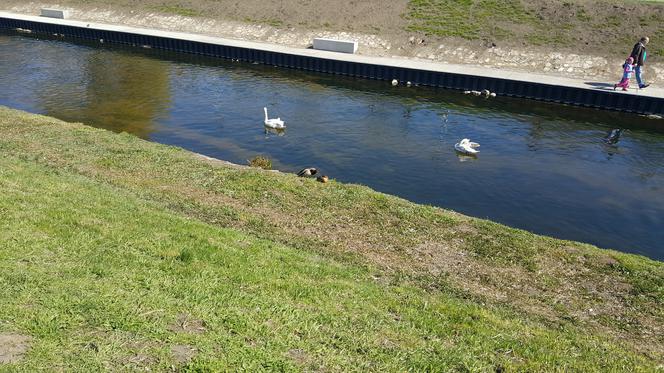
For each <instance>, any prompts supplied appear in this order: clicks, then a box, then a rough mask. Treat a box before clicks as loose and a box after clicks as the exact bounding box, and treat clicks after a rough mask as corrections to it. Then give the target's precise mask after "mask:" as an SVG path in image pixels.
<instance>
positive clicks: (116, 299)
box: [0, 108, 664, 371]
mask: <svg viewBox="0 0 664 373" xmlns="http://www.w3.org/2000/svg"><path fill="white" fill-rule="evenodd" d="M0 131H1V132H2V133H3V136H2V137H1V138H0V153H1V154H2V157H0V211H1V212H2V219H0V224H2V229H0V285H1V286H0V356H3V357H4V356H9V358H6V360H13V361H14V362H13V363H10V364H13V365H9V367H11V368H10V369H12V368H16V369H18V370H24V371H34V370H36V369H37V368H43V367H45V366H49V367H53V368H54V369H64V370H88V371H89V370H94V369H110V368H118V367H124V368H127V369H132V368H143V367H149V368H152V369H158V370H165V369H168V368H169V367H171V366H173V367H174V368H178V367H180V368H181V367H184V366H187V367H189V368H193V369H197V368H198V369H203V370H205V368H207V369H211V370H223V369H237V368H240V367H244V368H246V369H250V370H252V369H253V370H255V369H260V368H261V367H262V368H264V369H296V370H298V369H299V370H313V369H325V370H376V371H386V370H391V371H395V370H399V371H402V370H406V369H407V368H411V369H415V370H446V369H470V370H494V369H499V368H507V369H514V368H522V369H526V370H531V371H533V370H543V369H546V370H554V369H565V370H573V369H576V370H584V371H588V370H598V371H599V370H602V371H606V370H623V369H627V368H632V369H636V370H638V369H639V368H643V369H644V370H647V369H654V368H655V367H656V366H657V365H658V364H662V363H664V361H662V356H663V354H662V352H663V351H664V339H663V337H662V336H663V335H664V328H663V326H664V304H663V303H664V264H662V263H661V262H656V261H652V260H648V259H646V258H643V257H639V256H634V255H628V254H621V253H617V252H613V251H607V250H600V249H597V248H595V247H592V246H590V245H584V244H580V243H575V242H570V241H561V240H555V239H550V238H546V237H541V236H537V235H533V234H530V233H527V232H524V231H520V230H515V229H510V228H507V227H505V226H502V225H498V224H494V223H491V222H488V221H485V220H480V219H473V218H469V217H466V216H462V215H459V214H456V213H454V212H451V211H446V210H442V209H438V208H433V207H428V206H421V205H416V204H413V203H410V202H407V201H405V200H402V199H399V198H396V197H392V196H388V195H384V194H381V193H377V192H374V191H372V190H370V189H368V188H366V187H362V186H357V185H344V184H340V183H336V182H331V183H328V184H320V183H316V182H315V181H313V180H306V179H301V178H297V177H295V176H294V175H289V174H282V173H273V172H264V171H260V170H255V169H249V168H246V167H239V166H232V165H228V164H226V163H223V162H217V161H214V160H209V159H205V158H203V157H200V156H197V155H195V154H193V153H190V152H188V151H185V150H182V149H180V148H176V147H169V146H164V145H160V144H156V143H151V142H147V141H143V140H140V139H138V138H136V137H134V136H130V135H125V134H119V135H118V134H113V133H111V132H107V131H104V130H99V129H94V128H90V127H86V126H84V125H80V124H70V123H65V122H62V121H59V120H55V119H52V118H48V117H43V116H38V115H32V114H27V113H24V112H19V111H15V110H10V109H6V108H0ZM25 351H27V353H26V354H24V355H23V352H25ZM0 364H2V362H1V361H0ZM2 368H4V367H3V366H2V365H0V369H2Z"/></svg>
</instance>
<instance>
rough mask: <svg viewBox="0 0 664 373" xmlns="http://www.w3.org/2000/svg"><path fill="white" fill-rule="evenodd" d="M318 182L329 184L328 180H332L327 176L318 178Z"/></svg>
mask: <svg viewBox="0 0 664 373" xmlns="http://www.w3.org/2000/svg"><path fill="white" fill-rule="evenodd" d="M316 180H317V181H319V182H321V183H327V182H328V180H330V178H329V177H327V175H323V176H318V177H317V178H316Z"/></svg>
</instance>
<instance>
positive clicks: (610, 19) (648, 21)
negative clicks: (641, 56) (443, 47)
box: [404, 0, 664, 56]
mask: <svg viewBox="0 0 664 373" xmlns="http://www.w3.org/2000/svg"><path fill="white" fill-rule="evenodd" d="M626 7H627V8H626ZM404 17H405V19H406V20H407V21H408V24H407V25H406V26H405V28H406V30H408V31H414V32H420V33H424V34H426V35H429V36H437V37H458V38H463V39H468V40H493V41H501V42H502V43H501V44H503V45H506V46H518V47H519V48H524V47H527V46H528V45H535V46H541V47H545V48H547V49H550V50H554V51H561V48H563V50H567V49H569V48H573V50H572V51H573V52H574V53H578V52H579V51H578V48H579V47H582V48H584V51H585V52H586V53H591V54H592V53H599V54H604V55H614V54H616V53H620V54H622V53H627V52H628V51H627V52H623V51H625V50H627V49H629V48H630V47H631V43H633V42H634V41H635V40H638V38H640V37H641V36H643V35H651V45H650V47H651V48H652V50H654V51H657V52H656V53H655V54H654V55H656V56H657V55H660V53H659V52H658V51H659V50H660V49H661V48H662V45H664V39H662V38H659V37H652V36H653V35H655V34H657V33H658V32H660V31H659V30H661V25H662V24H663V23H664V8H663V7H662V2H661V1H660V2H644V1H632V2H627V3H626V2H624V1H613V0H610V1H605V2H602V3H597V2H587V1H580V0H570V1H560V0H554V1H544V0H537V1H524V0H506V1H496V0H410V1H409V4H408V8H407V11H406V13H405V15H404ZM655 36H656V35H655ZM624 39H627V40H624Z"/></svg>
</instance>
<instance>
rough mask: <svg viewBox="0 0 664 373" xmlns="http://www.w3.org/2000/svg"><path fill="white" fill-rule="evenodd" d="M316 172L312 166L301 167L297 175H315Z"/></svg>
mask: <svg viewBox="0 0 664 373" xmlns="http://www.w3.org/2000/svg"><path fill="white" fill-rule="evenodd" d="M317 173H318V170H317V169H315V168H313V167H309V168H303V169H302V170H300V172H298V173H297V176H299V177H312V176H314V175H316V174H317Z"/></svg>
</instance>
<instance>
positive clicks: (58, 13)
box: [40, 8, 69, 19]
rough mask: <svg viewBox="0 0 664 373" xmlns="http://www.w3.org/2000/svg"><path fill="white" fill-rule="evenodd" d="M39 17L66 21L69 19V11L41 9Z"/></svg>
mask: <svg viewBox="0 0 664 373" xmlns="http://www.w3.org/2000/svg"><path fill="white" fill-rule="evenodd" d="M40 15H41V16H42V17H49V18H60V19H66V18H69V11H67V10H60V9H49V8H41V14H40Z"/></svg>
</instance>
